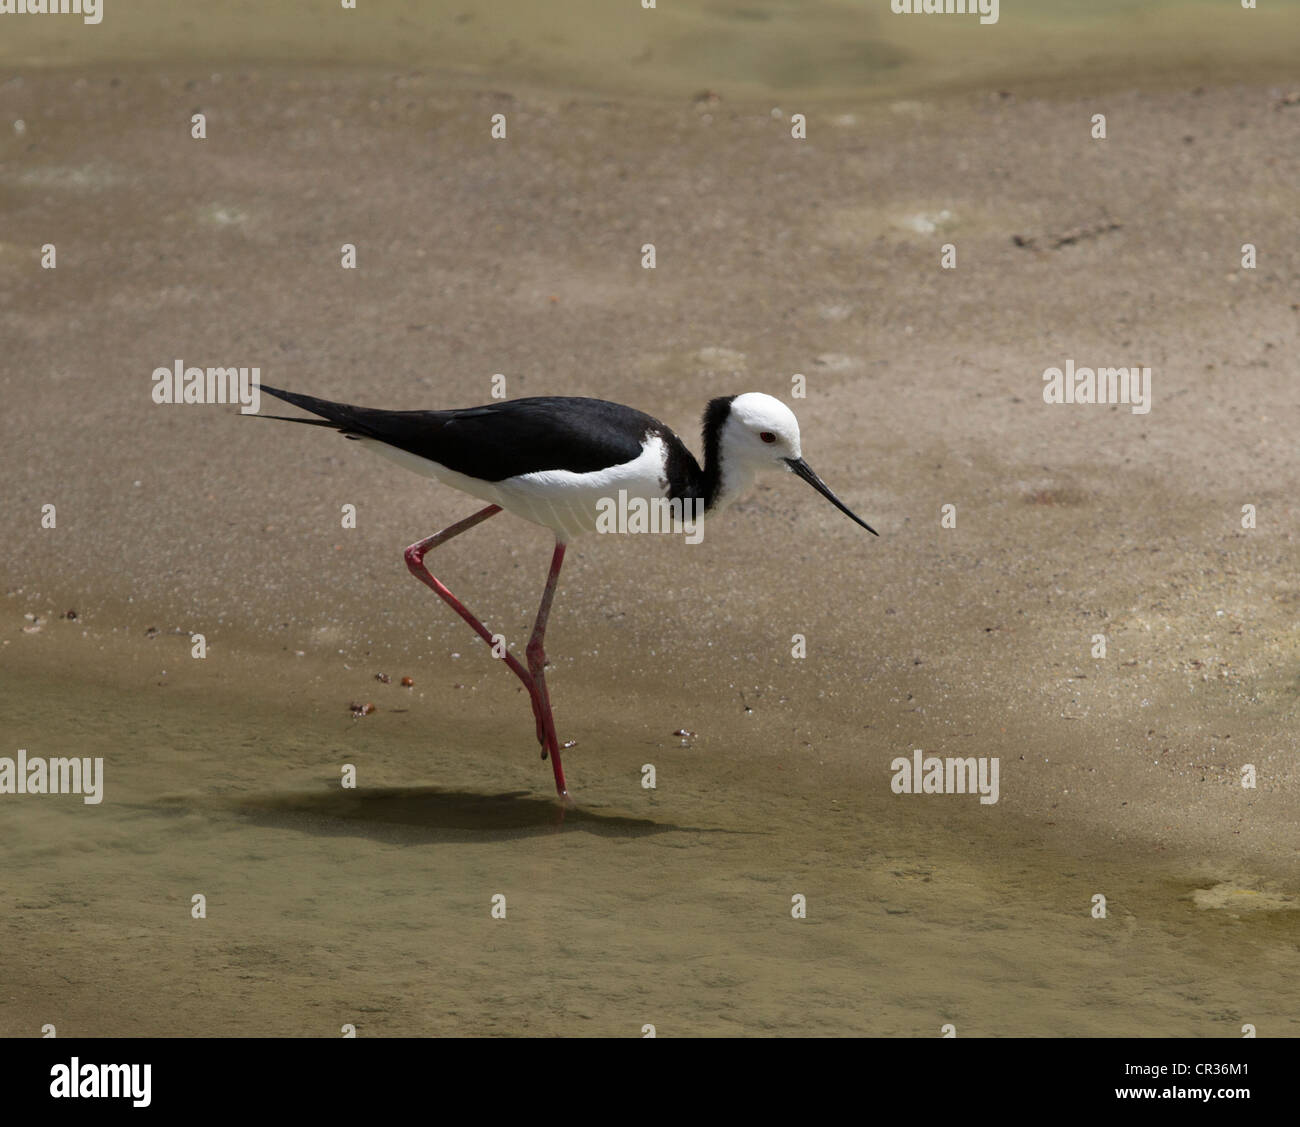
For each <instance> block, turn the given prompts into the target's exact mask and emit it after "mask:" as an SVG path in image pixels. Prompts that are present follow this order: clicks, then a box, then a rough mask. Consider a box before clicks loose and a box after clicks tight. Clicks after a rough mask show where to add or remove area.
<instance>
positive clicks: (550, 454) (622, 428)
mask: <svg viewBox="0 0 1300 1127" xmlns="http://www.w3.org/2000/svg"><path fill="white" fill-rule="evenodd" d="M261 388H262V390H263V391H264V392H266V393H267V394H268V395H274V396H275V397H276V398H277V399H283V400H285V402H287V403H292V404H293V405H294V406H295V407H301V408H302V409H303V410H304V411H310V412H311V413H312V414H314V415H319V416H321V418H322V419H323V420H325V421H324V422H321V421H318V420H316V419H288V420H287V421H288V422H295V423H312V424H314V425H316V426H327V427H332V428H333V429H335V430H338V431H340V432H341V433H343V434H344V435H347V436H353V437H364V438H373V439H375V440H377V441H379V442H384V443H387V444H388V445H389V446H394V447H396V448H397V449H399V450H405V451H406V452H407V453H410V454H415V455H416V456H417V457H420V458H428V459H429V460H430V461H431V462H437V463H438V464H439V465H443V466H446V467H447V468H448V469H450V470H455V471H456V472H457V473H462V474H467V475H468V476H470V477H476V478H479V479H481V480H483V481H502V480H504V479H505V478H508V477H515V476H517V475H518V474H526V473H537V472H540V471H542V470H570V471H572V472H573V473H591V472H594V471H595V470H599V469H603V468H604V467H606V466H617V465H622V464H623V463H625V462H630V461H632V460H633V459H634V458H636V457H637V455H638V454H640V453H641V443H642V440H643V439H644V438H645V436H646V434H647V433H649V432H651V431H654V432H656V433H660V434H665V435H670V434H671V433H672V432H671V431H669V430H668V428H667V427H665V426H664V425H663V424H662V423H660V422H658V421H657V420H656V419H654V418H652V417H651V416H649V415H646V414H644V413H643V412H641V411H637V410H634V409H633V408H631V407H624V406H622V405H621V404H618V403H610V402H607V401H606V400H604V399H585V398H577V397H566V396H536V397H533V398H530V399H506V400H502V401H501V402H500V403H489V404H487V405H486V406H483V407H465V408H462V409H460V410H451V411H383V410H379V409H377V408H374V407H354V406H351V405H350V404H347V403H333V402H331V401H330V400H328V399H317V398H316V397H315V396H313V395H299V394H298V393H296V392H292V391H281V390H280V389H279V388H274V387H267V385H266V384H262V385H261ZM265 417H266V418H285V416H282V415H269V416H265Z"/></svg>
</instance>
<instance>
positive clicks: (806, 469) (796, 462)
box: [785, 458, 880, 536]
mask: <svg viewBox="0 0 1300 1127" xmlns="http://www.w3.org/2000/svg"><path fill="white" fill-rule="evenodd" d="M785 464H786V465H787V466H789V467H790V469H791V470H793V471H794V472H795V473H796V474H798V475H799V476H800V477H801V478H803V479H804V481H806V482H807V483H808V484H809V485H811V486H812V487H813V488H814V489H815V490H817V492H818V493H820V494H821V495H822V496H823V497H825V498H826V500H828V501H829V502H830V503H831V504H832V505H834V506H835V507H836V508H837V509H839V511H840V512H842V513H843V514H844V515H845V516H848V517H851V518H852V519H853V520H855V521H857V522H858V524H860V525H862V527H863V528H865V529H866V530H867V531H868V532H870V533H871V535H872V536H879V535H880V533H879V532H877V531H876V530H875V529H874V528H872V527H871V525H869V524H868V523H867V522H866V521H865V520H863V519H862V518H861V517H860V516H858V515H857V513H855V512H853V511H852V510H851V509H850V508H849V507H848V506H847V505H846V504H845V503H844V502H843V501H841V500H840V499H839V498H838V497H836V496H835V494H834V493H832V492H831V490H830V486H828V485H827V484H826V483H825V482H824V481H822V479H821V478H819V477H818V476H817V475H816V474H815V473H813V468H812V466H810V465H809V464H808V463H807V462H805V461H804V460H803V459H802V458H787V459H786V460H785Z"/></svg>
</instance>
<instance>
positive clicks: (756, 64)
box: [0, 0, 1300, 102]
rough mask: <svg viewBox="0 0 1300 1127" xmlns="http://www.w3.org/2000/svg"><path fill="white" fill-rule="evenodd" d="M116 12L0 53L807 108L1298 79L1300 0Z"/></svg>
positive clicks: (287, 0)
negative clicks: (965, 7)
mask: <svg viewBox="0 0 1300 1127" xmlns="http://www.w3.org/2000/svg"><path fill="white" fill-rule="evenodd" d="M104 13H105V14H104V18H103V20H102V22H101V23H99V24H98V25H96V26H94V27H83V26H81V25H80V24H79V22H78V21H77V20H76V19H75V18H54V19H51V18H48V17H45V18H36V17H22V18H21V20H20V19H17V18H15V19H13V20H10V21H8V23H7V26H6V28H5V31H6V34H5V35H4V36H3V37H0V64H3V63H8V64H11V65H12V64H19V65H54V66H61V65H68V64H75V65H89V64H99V63H113V64H129V63H154V64H156V63H160V62H166V63H178V62H187V61H192V62H196V63H205V64H212V65H218V64H221V63H230V62H235V61H237V62H239V63H243V64H250V65H252V64H256V65H263V66H265V65H276V64H285V63H293V64H304V63H305V64H311V65H324V66H346V67H359V66H360V67H364V66H376V67H391V68H404V67H411V68H419V69H421V70H432V71H437V72H438V73H439V75H440V79H441V81H443V82H444V83H446V82H456V81H459V82H462V83H465V84H467V85H469V86H472V87H477V88H482V87H484V86H486V87H488V88H495V89H518V88H519V86H520V85H521V84H525V85H529V86H534V87H536V88H538V89H549V90H566V89H567V90H575V91H584V92H588V93H605V94H610V95H616V96H619V97H624V98H627V97H637V96H646V97H651V98H657V97H664V96H668V97H689V96H692V95H695V94H697V93H699V92H701V91H705V90H714V91H717V92H720V93H722V94H724V95H725V96H727V97H741V98H769V97H777V96H780V97H783V98H789V97H794V96H799V97H804V98H807V99H810V100H812V101H813V102H820V101H826V100H835V101H844V100H848V101H854V100H860V99H862V98H864V97H877V96H887V97H899V96H908V95H924V96H926V97H934V96H935V95H937V94H940V93H943V92H945V91H953V90H965V89H972V88H986V87H988V86H990V85H994V86H996V85H999V84H1000V85H1003V86H1008V87H1010V88H1013V89H1015V90H1017V91H1018V92H1020V93H1025V92H1028V91H1036V92H1043V91H1048V90H1053V89H1057V90H1066V89H1070V90H1086V91H1090V92H1093V93H1101V92H1103V91H1104V90H1106V89H1112V88H1118V89H1127V88H1129V87H1131V86H1133V85H1143V86H1147V87H1150V86H1152V85H1155V84H1161V83H1179V82H1182V81H1183V80H1184V76H1185V75H1186V74H1188V73H1195V74H1196V75H1197V79H1198V81H1201V82H1206V83H1218V82H1233V81H1254V82H1265V81H1270V80H1272V79H1277V80H1286V79H1289V78H1291V77H1293V76H1294V60H1295V50H1296V46H1297V30H1296V28H1297V22H1298V21H1300V0H1270V2H1269V3H1267V4H1261V5H1260V6H1259V8H1258V9H1257V10H1254V11H1243V10H1242V9H1241V8H1240V7H1239V6H1238V5H1237V4H1235V3H1219V2H1214V0H1205V2H1197V0H1099V2H1096V0H1037V2H1036V3H1034V4H1032V5H1020V4H1010V3H1008V4H1003V5H1000V7H999V15H998V20H997V22H996V23H994V24H990V25H982V24H981V23H980V19H979V16H978V15H959V14H953V15H942V16H926V15H915V14H895V13H893V12H892V11H891V10H890V5H889V3H888V0H876V2H873V3H864V2H863V0H672V2H671V3H665V4H663V5H661V6H657V7H656V8H655V9H653V10H646V9H643V8H641V7H639V6H638V5H637V4H636V3H635V2H634V0H628V2H626V3H609V2H607V0H497V2H494V3H491V4H484V3H473V2H472V0H465V2H464V3H462V4H447V5H440V6H437V7H436V8H433V9H431V8H430V6H429V5H428V4H426V3H424V2H423V0H365V3H364V4H363V5H362V6H361V8H360V9H359V10H358V11H352V12H348V11H344V10H342V9H339V10H337V11H329V6H328V5H326V7H325V10H324V11H322V8H321V6H320V5H319V4H317V3H313V2H309V0H277V2H276V3H264V2H262V0H212V2H209V0H205V2H203V3H201V4H200V3H175V2H174V0H133V2H132V3H131V4H130V5H127V4H121V5H120V6H119V5H117V4H114V3H113V0H105V9H104Z"/></svg>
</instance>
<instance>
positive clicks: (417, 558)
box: [405, 505, 553, 755]
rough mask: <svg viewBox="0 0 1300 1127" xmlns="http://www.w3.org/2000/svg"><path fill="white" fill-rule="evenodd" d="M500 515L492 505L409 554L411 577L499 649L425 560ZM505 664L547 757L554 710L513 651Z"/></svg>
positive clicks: (504, 656) (505, 655) (415, 546)
mask: <svg viewBox="0 0 1300 1127" xmlns="http://www.w3.org/2000/svg"><path fill="white" fill-rule="evenodd" d="M500 511H501V506H500V505H489V506H488V507H487V508H486V509H480V510H479V511H478V512H477V513H474V514H473V515H472V516H468V517H466V518H465V519H464V520H462V521H457V522H456V523H455V524H453V525H449V526H448V527H446V528H444V529H443V530H442V531H441V532H435V533H434V534H433V535H432V536H430V537H428V538H426V539H424V540H420V541H418V542H417V543H415V544H412V545H411V546H410V547H409V548H407V549H406V552H405V557H406V566H407V568H408V569H410V572H411V574H412V575H414V576H415V578H416V579H418V580H419V581H420V582H421V583H423V584H425V585H426V586H428V587H431V588H432V589H433V591H434V592H435V593H436V594H437V595H438V597H439V598H441V599H442V601H443V602H445V603H446V604H447V605H448V606H449V607H451V609H452V610H454V611H455V612H456V613H457V614H458V615H460V617H461V618H463V619H464V620H465V621H466V622H467V623H469V625H470V627H471V628H472V629H473V630H474V632H475V633H476V634H477V635H478V636H479V637H480V638H482V639H483V641H485V642H486V643H487V644H488V645H489V646H493V645H495V643H494V641H493V635H492V632H491V631H490V630H488V628H487V627H486V626H484V625H483V623H482V622H480V621H479V620H478V619H477V618H475V617H474V615H473V614H471V613H470V611H469V610H468V609H467V608H466V606H465V604H464V603H462V602H461V601H460V600H459V599H458V598H456V596H455V595H453V594H452V593H451V591H450V590H448V588H447V586H446V585H445V584H444V583H442V582H441V581H440V580H439V579H438V577H437V576H436V575H434V574H433V572H431V571H430V570H429V569H428V568H427V567H426V566H425V564H424V557H425V556H426V555H427V554H428V553H429V552H431V551H433V549H434V548H437V547H438V546H439V545H442V544H445V543H446V542H447V541H448V540H450V539H452V538H453V537H455V536H459V535H460V534H461V533H462V532H467V531H468V530H469V529H471V528H473V527H474V526H475V525H476V524H482V523H483V521H485V520H487V519H488V517H493V516H496V515H497V513H499V512H500ZM501 660H502V661H504V662H505V663H506V665H508V666H509V667H510V671H511V672H512V673H514V675H515V676H516V677H518V678H519V680H520V681H522V682H523V683H524V688H526V689H527V690H528V697H529V700H530V701H531V702H532V706H533V719H534V720H535V721H536V722H537V742H538V743H539V744H541V745H542V748H543V755H544V754H545V753H546V750H547V747H548V744H549V743H550V742H551V739H553V737H550V733H548V731H547V725H546V723H545V718H547V717H549V715H550V708H549V707H548V704H547V702H546V701H545V699H544V697H543V695H542V694H543V690H542V689H540V688H539V686H538V684H537V682H536V681H535V680H534V679H533V676H532V674H531V673H530V672H529V671H528V670H527V669H525V668H524V667H523V665H522V664H520V662H519V660H518V659H517V658H516V657H515V656H514V655H513V654H511V653H510V652H509V651H506V652H505V653H503V654H502V657H501ZM548 737H550V738H548Z"/></svg>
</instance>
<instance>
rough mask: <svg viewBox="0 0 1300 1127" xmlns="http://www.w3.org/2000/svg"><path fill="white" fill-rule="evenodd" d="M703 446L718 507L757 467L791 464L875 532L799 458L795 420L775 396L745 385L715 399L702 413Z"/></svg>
mask: <svg viewBox="0 0 1300 1127" xmlns="http://www.w3.org/2000/svg"><path fill="white" fill-rule="evenodd" d="M704 452H705V459H706V462H707V463H709V464H710V465H711V466H712V467H713V468H714V472H715V473H716V474H717V492H716V493H715V495H714V501H713V503H714V506H716V507H719V508H720V507H722V506H723V505H726V504H729V503H730V502H731V501H733V500H735V499H736V498H737V497H739V496H740V495H741V494H742V493H744V492H745V491H746V490H748V489H749V488H750V486H752V485H753V483H754V478H755V477H757V476H758V474H759V473H762V472H764V471H766V470H775V469H782V470H789V471H790V472H792V473H794V474H797V475H798V476H799V477H801V478H803V479H804V481H806V482H807V483H808V484H809V485H811V486H812V487H813V488H814V489H815V490H817V492H818V493H820V494H821V495H822V496H823V497H825V498H826V499H827V500H828V501H830V502H831V504H833V505H834V506H835V507H836V508H837V509H839V510H840V511H841V512H843V513H847V514H848V515H849V516H850V517H852V518H853V519H854V520H855V521H857V522H858V524H860V525H862V527H863V528H865V529H866V530H867V531H868V532H870V533H872V534H873V535H874V534H875V531H876V530H875V529H874V528H872V527H871V525H869V524H867V523H866V521H864V520H862V518H861V517H859V516H857V515H856V514H854V513H853V512H851V511H850V510H849V509H847V508H846V507H845V506H844V504H843V503H842V502H841V501H840V499H839V498H838V497H836V496H835V494H834V493H832V492H831V491H830V489H829V488H828V487H827V485H826V483H825V482H824V481H822V479H821V478H819V477H818V476H817V475H816V474H815V473H813V471H812V467H811V466H809V465H808V463H807V462H805V461H804V460H803V450H802V447H801V446H800V443H799V420H798V419H796V418H795V417H794V412H793V411H791V410H790V408H789V407H787V406H786V405H785V404H784V403H782V402H781V401H780V400H779V399H773V398H772V396H770V395H764V394H763V393H762V392H760V391H747V392H745V394H744V395H737V396H735V397H734V398H733V399H730V400H727V399H715V400H713V402H712V403H710V404H709V408H708V410H707V411H706V412H705V414H704Z"/></svg>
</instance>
